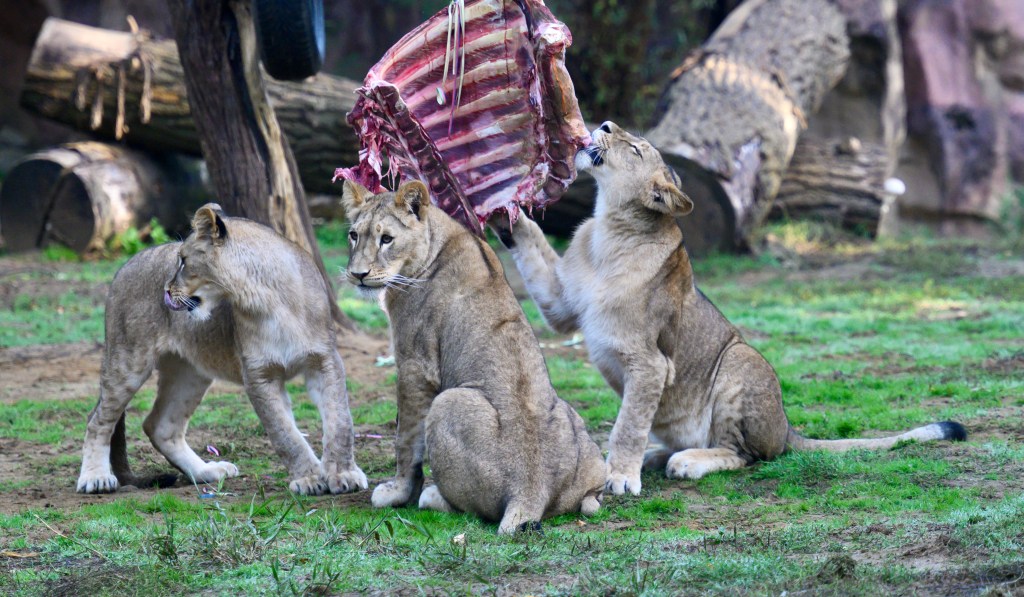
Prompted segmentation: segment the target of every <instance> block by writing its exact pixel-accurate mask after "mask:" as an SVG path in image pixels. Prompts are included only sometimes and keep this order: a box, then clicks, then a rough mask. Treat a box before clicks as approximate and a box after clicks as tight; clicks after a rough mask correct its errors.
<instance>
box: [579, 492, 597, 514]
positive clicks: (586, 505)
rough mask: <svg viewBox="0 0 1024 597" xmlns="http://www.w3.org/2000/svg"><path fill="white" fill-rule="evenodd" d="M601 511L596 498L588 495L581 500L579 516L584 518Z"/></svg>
mask: <svg viewBox="0 0 1024 597" xmlns="http://www.w3.org/2000/svg"><path fill="white" fill-rule="evenodd" d="M600 509H601V502H600V500H598V499H597V496H593V495H588V496H586V497H585V498H583V502H581V503H580V514H582V515H584V516H593V515H594V514H597V511H598V510H600Z"/></svg>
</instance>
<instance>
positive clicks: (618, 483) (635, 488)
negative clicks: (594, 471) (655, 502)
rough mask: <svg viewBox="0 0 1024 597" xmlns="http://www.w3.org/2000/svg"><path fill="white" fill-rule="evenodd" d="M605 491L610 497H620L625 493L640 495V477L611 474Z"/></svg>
mask: <svg viewBox="0 0 1024 597" xmlns="http://www.w3.org/2000/svg"><path fill="white" fill-rule="evenodd" d="M605 490H606V491H608V492H609V493H611V494H612V495H622V494H624V493H626V492H627V491H628V492H629V493H631V494H633V495H640V475H624V474H622V473H612V474H610V475H608V481H607V482H606V483H605Z"/></svg>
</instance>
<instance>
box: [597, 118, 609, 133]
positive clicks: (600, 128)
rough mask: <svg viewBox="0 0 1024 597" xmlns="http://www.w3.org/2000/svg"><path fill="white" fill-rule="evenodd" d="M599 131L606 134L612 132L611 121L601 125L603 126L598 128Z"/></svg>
mask: <svg viewBox="0 0 1024 597" xmlns="http://www.w3.org/2000/svg"><path fill="white" fill-rule="evenodd" d="M597 130H599V131H604V132H606V133H611V132H612V123H611V121H609V120H605V121H604V122H602V123H601V126H599V127H597Z"/></svg>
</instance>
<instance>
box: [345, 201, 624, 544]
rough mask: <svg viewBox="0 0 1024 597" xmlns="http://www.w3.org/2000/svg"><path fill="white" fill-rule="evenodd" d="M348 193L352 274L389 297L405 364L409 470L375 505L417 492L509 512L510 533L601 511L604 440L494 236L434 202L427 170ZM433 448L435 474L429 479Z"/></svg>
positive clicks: (433, 500)
mask: <svg viewBox="0 0 1024 597" xmlns="http://www.w3.org/2000/svg"><path fill="white" fill-rule="evenodd" d="M342 204H343V205H344V207H345V213H346V215H347V216H348V219H349V221H350V222H351V229H350V231H349V240H350V246H351V248H350V253H349V255H350V260H349V266H348V270H347V279H348V281H349V282H350V283H352V284H353V285H354V286H356V287H357V288H358V289H359V290H360V291H361V292H362V293H363V294H364V295H369V296H376V297H377V298H379V300H380V303H381V306H382V307H383V308H384V310H385V311H386V312H387V315H388V319H389V320H390V322H391V336H392V341H393V346H394V350H395V362H396V364H397V366H398V438H397V441H396V446H395V451H396V460H397V465H398V466H397V469H398V471H397V475H396V477H395V479H394V480H393V481H389V482H387V483H383V484H381V485H378V486H377V488H376V489H375V490H374V492H373V497H372V502H373V505H374V506H376V507H378V508H381V507H386V506H403V505H405V504H408V503H410V502H412V503H415V502H416V500H417V499H418V500H419V506H420V507H421V508H432V509H435V510H441V511H451V510H453V509H454V510H461V511H465V512H473V513H476V514H477V515H479V516H481V517H482V518H485V519H488V520H496V521H500V525H499V527H498V532H499V533H503V534H504V533H511V532H514V531H516V530H517V529H522V528H531V527H533V526H535V525H536V524H539V521H540V520H541V518H544V517H547V516H555V515H557V514H562V513H566V512H577V511H579V512H582V513H583V514H586V515H589V514H593V513H594V512H596V511H597V509H598V507H599V505H600V500H601V496H602V490H603V489H604V485H605V472H606V468H605V463H604V460H603V459H602V458H601V452H600V450H599V449H598V447H597V444H595V443H594V442H593V441H592V440H591V439H590V437H589V436H588V435H587V431H586V428H585V427H584V425H583V420H582V419H581V418H580V416H579V415H578V414H576V411H574V410H573V409H572V407H570V406H569V405H568V404H567V403H566V402H565V401H563V400H561V399H559V398H558V396H556V395H555V390H554V388H552V387H551V382H550V381H549V380H548V376H547V369H546V367H545V365H544V358H543V357H542V356H541V353H540V348H539V347H538V345H537V340H536V338H535V337H534V335H533V330H532V329H531V328H530V325H529V323H527V321H526V316H525V315H523V310H522V309H521V308H520V307H519V303H518V302H517V301H516V299H515V296H513V294H512V289H511V288H509V286H508V283H507V282H506V281H505V276H504V272H503V271H502V269H501V264H500V263H499V262H498V259H497V257H496V256H495V255H494V252H493V251H491V248H490V247H488V246H487V244H486V243H484V242H483V241H481V240H480V239H479V238H476V237H475V236H473V235H472V234H470V233H469V231H467V230H466V229H464V228H463V227H462V226H460V225H459V224H458V223H456V222H455V221H454V220H452V219H451V218H450V217H448V215H447V214H445V213H444V212H442V211H441V210H440V209H437V208H435V207H433V206H432V205H431V204H430V201H429V199H428V197H427V188H426V187H425V186H424V185H423V183H421V182H416V181H414V182H408V183H406V184H403V185H402V186H401V187H399V189H398V191H397V192H395V193H381V194H379V195H372V194H370V192H369V191H367V190H366V189H364V188H363V187H361V186H359V185H358V184H355V183H352V182H346V183H345V187H344V193H343V196H342ZM424 452H426V453H424ZM424 456H428V457H429V460H430V470H431V473H432V475H433V477H434V481H435V482H436V485H434V486H431V487H428V488H427V489H425V490H424V489H423V460H424ZM421 490H422V494H421Z"/></svg>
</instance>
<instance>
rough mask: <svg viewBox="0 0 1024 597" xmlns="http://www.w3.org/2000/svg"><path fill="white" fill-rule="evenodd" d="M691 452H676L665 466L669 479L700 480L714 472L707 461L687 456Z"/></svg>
mask: <svg viewBox="0 0 1024 597" xmlns="http://www.w3.org/2000/svg"><path fill="white" fill-rule="evenodd" d="M687 452H689V450H683V451H682V452H676V453H675V454H673V455H672V457H671V458H669V459H668V464H666V465H665V476H666V477H668V478H669V479H700V478H701V477H703V476H704V475H706V474H708V473H709V472H712V470H710V469H709V463H708V462H707V461H706V460H700V459H698V458H695V457H693V456H692V455H691V454H687Z"/></svg>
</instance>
